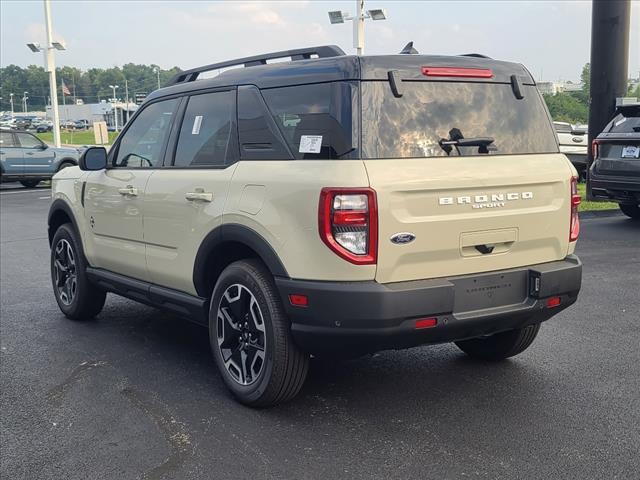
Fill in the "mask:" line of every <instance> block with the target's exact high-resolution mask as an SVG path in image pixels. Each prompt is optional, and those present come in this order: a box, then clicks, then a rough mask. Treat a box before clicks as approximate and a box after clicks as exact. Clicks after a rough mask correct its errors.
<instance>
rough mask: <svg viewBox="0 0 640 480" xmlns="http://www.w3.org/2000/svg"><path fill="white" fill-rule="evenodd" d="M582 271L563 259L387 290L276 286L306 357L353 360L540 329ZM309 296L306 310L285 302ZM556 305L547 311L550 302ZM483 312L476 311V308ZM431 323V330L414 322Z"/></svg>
mask: <svg viewBox="0 0 640 480" xmlns="http://www.w3.org/2000/svg"><path fill="white" fill-rule="evenodd" d="M581 278H582V264H581V263H580V260H579V259H578V258H577V257H576V256H573V255H570V256H568V257H567V258H566V259H564V260H561V261H557V262H550V263H544V264H540V265H533V266H529V267H522V268H516V269H510V270H502V271H498V272H490V273H483V274H477V275H466V276H461V277H451V278H440V279H432V280H418V281H411V282H400V283H392V284H380V283H376V282H374V281H368V282H316V281H304V280H291V279H284V278H276V284H277V286H278V289H279V292H280V295H281V297H282V302H283V305H284V306H285V310H286V312H287V314H288V316H289V318H290V320H291V330H292V334H293V337H294V340H295V341H296V343H297V344H298V345H299V346H300V347H301V348H302V349H303V350H305V351H308V352H311V353H314V352H316V353H318V352H332V351H334V352H336V351H337V352H339V351H345V350H347V351H350V352H353V353H366V352H374V351H378V350H385V349H398V348H408V347H412V346H416V345H421V344H424V343H441V342H451V341H457V340H462V339H465V338H473V337H479V336H482V335H490V334H493V333H497V332H500V331H504V330H510V329H514V328H519V327H522V326H525V325H529V324H533V323H539V322H542V321H545V320H547V319H549V318H551V317H552V316H554V315H555V314H556V313H558V312H560V311H562V310H564V309H565V308H567V307H568V306H570V305H571V304H573V303H574V302H575V301H576V299H577V296H578V292H579V291H580V285H581ZM291 294H296V295H307V297H308V299H309V304H308V306H307V307H296V306H293V305H291V303H290V301H289V295H291ZM556 296H558V297H560V298H561V303H560V305H558V306H556V307H553V308H548V307H547V305H546V300H547V299H548V298H549V297H556ZM480 306H481V307H482V308H478V307H480ZM424 318H435V319H436V322H437V323H436V325H435V326H434V327H431V328H424V329H416V320H417V319H424Z"/></svg>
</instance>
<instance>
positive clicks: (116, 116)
mask: <svg viewBox="0 0 640 480" xmlns="http://www.w3.org/2000/svg"><path fill="white" fill-rule="evenodd" d="M109 88H110V89H111V90H113V103H112V105H113V121H114V127H115V130H116V132H117V131H118V104H117V101H118V99H117V98H116V89H117V88H118V85H109Z"/></svg>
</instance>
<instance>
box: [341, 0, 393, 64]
mask: <svg viewBox="0 0 640 480" xmlns="http://www.w3.org/2000/svg"><path fill="white" fill-rule="evenodd" d="M367 18H370V19H371V20H386V18H387V12H386V11H385V10H384V9H383V8H376V9H372V10H367V11H366V12H365V10H364V0H356V16H355V17H352V16H351V15H349V13H348V12H342V11H340V10H335V11H331V12H329V21H330V22H331V23H332V24H336V23H344V22H345V20H351V21H352V22H353V48H355V49H356V53H357V55H362V54H363V53H364V21H365V19H367Z"/></svg>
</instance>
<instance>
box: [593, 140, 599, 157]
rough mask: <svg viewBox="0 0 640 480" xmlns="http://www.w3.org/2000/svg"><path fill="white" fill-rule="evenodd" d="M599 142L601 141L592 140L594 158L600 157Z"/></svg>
mask: <svg viewBox="0 0 640 480" xmlns="http://www.w3.org/2000/svg"><path fill="white" fill-rule="evenodd" d="M599 144H600V142H599V141H598V140H594V141H592V142H591V156H592V157H593V159H594V160H595V159H596V158H598V155H599V154H600V149H599V148H598V145H599Z"/></svg>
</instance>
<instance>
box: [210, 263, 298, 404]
mask: <svg viewBox="0 0 640 480" xmlns="http://www.w3.org/2000/svg"><path fill="white" fill-rule="evenodd" d="M209 340H210V343H211V349H212V351H213V356H214V358H215V361H216V365H217V366H218V369H219V370H220V373H221V374H222V378H223V379H224V382H225V384H226V385H227V387H228V388H229V390H231V392H232V393H233V395H234V396H235V397H236V398H237V399H238V401H240V402H241V403H244V404H245V405H249V406H252V407H270V406H273V405H276V404H278V403H282V402H286V401H288V400H291V399H292V398H293V397H295V396H296V394H297V393H298V392H299V391H300V389H301V388H302V385H303V383H304V380H305V378H306V376H307V371H308V369H309V356H308V355H307V354H305V353H304V352H302V351H301V350H300V349H298V347H297V346H296V345H295V344H294V343H293V339H292V337H291V331H290V328H289V321H288V319H287V317H286V315H285V313H284V310H283V308H282V305H281V302H280V298H279V296H278V292H277V290H276V287H275V284H274V282H273V277H272V276H271V274H270V273H269V271H268V270H267V269H266V268H265V267H264V265H263V264H262V263H260V262H259V261H257V260H242V261H238V262H235V263H232V264H231V265H229V266H228V267H227V268H225V270H224V271H223V272H222V274H221V275H220V278H219V279H218V282H217V283H216V286H215V288H214V290H213V295H212V297H211V306H210V309H209Z"/></svg>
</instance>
